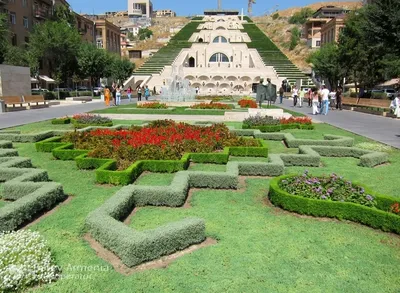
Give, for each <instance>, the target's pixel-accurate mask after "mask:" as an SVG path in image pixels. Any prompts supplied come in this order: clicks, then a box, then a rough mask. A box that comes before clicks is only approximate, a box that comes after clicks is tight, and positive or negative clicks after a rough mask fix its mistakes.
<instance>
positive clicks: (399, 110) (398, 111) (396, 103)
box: [393, 94, 400, 118]
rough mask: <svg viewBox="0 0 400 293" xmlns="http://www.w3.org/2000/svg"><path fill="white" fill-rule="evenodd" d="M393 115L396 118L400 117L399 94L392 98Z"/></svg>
mask: <svg viewBox="0 0 400 293" xmlns="http://www.w3.org/2000/svg"><path fill="white" fill-rule="evenodd" d="M393 101H394V103H393V105H394V107H395V108H394V115H396V118H400V94H398V95H397V97H396V98H394V100H393Z"/></svg>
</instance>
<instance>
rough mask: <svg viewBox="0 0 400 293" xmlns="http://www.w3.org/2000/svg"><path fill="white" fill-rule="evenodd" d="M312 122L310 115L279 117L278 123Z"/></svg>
mask: <svg viewBox="0 0 400 293" xmlns="http://www.w3.org/2000/svg"><path fill="white" fill-rule="evenodd" d="M295 123H297V124H312V119H311V118H310V117H290V118H282V119H280V124H295Z"/></svg>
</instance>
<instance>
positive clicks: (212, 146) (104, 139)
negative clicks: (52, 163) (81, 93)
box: [63, 121, 259, 170]
mask: <svg viewBox="0 0 400 293" xmlns="http://www.w3.org/2000/svg"><path fill="white" fill-rule="evenodd" d="M63 141H64V142H73V143H74V148H75V149H83V150H91V151H90V152H89V154H88V156H89V157H93V158H107V159H115V160H116V161H117V165H118V169H119V170H122V169H126V168H127V167H129V166H130V165H131V164H132V163H133V162H135V161H138V160H178V159H180V158H181V157H182V155H183V154H184V153H188V152H190V153H211V152H216V151H221V150H223V148H224V147H233V146H246V147H252V146H255V147H258V146H259V142H258V141H257V140H255V139H247V138H243V137H239V136H237V135H235V134H232V133H230V131H229V129H228V127H226V126H225V125H224V124H214V125H212V126H209V127H202V126H194V125H189V124H186V123H176V122H174V121H155V122H153V123H151V124H150V125H149V126H146V127H143V128H138V127H135V128H133V129H131V130H110V129H97V130H92V131H90V132H74V133H69V134H67V135H66V136H65V137H64V138H63Z"/></svg>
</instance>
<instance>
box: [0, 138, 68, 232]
mask: <svg viewBox="0 0 400 293" xmlns="http://www.w3.org/2000/svg"><path fill="white" fill-rule="evenodd" d="M10 146H11V147H12V144H11V142H4V141H1V142H0V147H10ZM17 155H18V154H17ZM0 181H4V182H5V183H4V184H3V196H2V197H3V198H5V199H7V200H14V201H13V202H11V203H9V204H7V205H6V206H4V207H2V208H0V231H12V230H15V229H18V227H19V226H20V225H22V224H23V223H25V222H28V221H30V220H32V218H33V217H34V216H35V215H37V214H38V213H41V212H46V211H48V210H50V209H52V208H53V207H54V206H55V205H57V204H58V203H59V202H61V201H64V200H65V199H66V198H67V196H66V195H65V194H64V191H63V188H62V186H61V184H58V183H54V182H48V175H47V172H46V171H44V170H41V169H34V168H32V163H31V161H30V159H28V158H21V157H16V156H4V153H3V154H2V153H0Z"/></svg>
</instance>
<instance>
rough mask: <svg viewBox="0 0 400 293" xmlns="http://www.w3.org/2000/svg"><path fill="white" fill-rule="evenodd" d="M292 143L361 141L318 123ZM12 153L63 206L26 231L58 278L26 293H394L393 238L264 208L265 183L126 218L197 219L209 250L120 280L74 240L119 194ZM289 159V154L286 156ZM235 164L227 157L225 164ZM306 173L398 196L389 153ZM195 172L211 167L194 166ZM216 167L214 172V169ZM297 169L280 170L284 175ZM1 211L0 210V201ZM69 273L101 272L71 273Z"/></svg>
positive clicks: (398, 162)
mask: <svg viewBox="0 0 400 293" xmlns="http://www.w3.org/2000/svg"><path fill="white" fill-rule="evenodd" d="M290 132H292V133H293V134H294V136H295V137H298V138H316V139H320V138H322V137H323V134H337V135H347V136H352V137H354V138H355V139H356V143H359V142H366V141H370V140H368V139H366V138H363V137H361V136H355V135H353V134H351V133H349V132H346V131H344V130H340V129H337V128H334V127H332V126H329V125H326V124H318V125H316V130H314V131H308V130H291V131H290ZM15 145H16V147H17V149H18V151H19V153H20V155H21V156H26V157H30V158H32V162H33V164H34V165H35V166H36V167H38V168H43V169H46V170H47V171H48V173H49V176H50V179H51V180H53V181H56V182H60V183H62V184H63V186H64V190H65V191H66V193H68V194H71V195H72V196H73V199H72V201H70V202H69V203H68V204H66V205H63V206H61V207H60V208H59V209H58V210H57V211H56V212H55V213H53V214H51V215H49V216H48V217H46V218H44V219H42V220H41V221H40V222H39V223H37V224H35V225H33V226H32V228H31V229H33V230H36V231H39V232H40V233H41V234H42V235H43V236H44V237H45V238H46V240H47V241H48V244H49V246H50V247H51V249H52V252H53V253H54V256H55V259H56V262H57V264H58V265H60V266H61V268H62V269H63V273H64V275H65V278H63V279H61V280H59V281H57V282H55V283H54V284H50V285H46V286H44V287H41V288H35V289H32V290H31V291H33V292H59V293H64V292H83V293H85V292H88V293H89V292H96V293H97V292H117V293H124V292H127V293H128V292H157V293H158V292H235V293H236V292H296V293H297V292H371V293H376V292H397V291H398V288H399V287H398V284H399V282H400V274H399V272H400V271H399V262H400V250H399V247H400V238H399V237H398V236H397V235H393V234H389V233H383V232H381V231H378V230H374V229H371V228H369V227H366V226H363V225H359V224H354V223H351V222H340V221H331V220H320V219H314V218H304V217H298V216H296V215H293V214H289V213H286V212H282V211H281V210H279V209H276V208H272V207H270V206H267V205H265V203H264V199H265V197H266V195H267V192H268V185H269V180H268V179H248V180H247V188H246V189H245V190H242V189H241V190H239V191H233V190H200V191H196V192H195V193H194V195H193V197H192V199H191V205H192V208H190V209H179V208H176V209H169V208H160V207H146V208H142V209H139V210H138V212H137V214H136V215H135V216H134V218H133V219H132V220H133V221H132V224H131V225H132V227H135V228H137V229H140V230H142V229H148V228H154V227H157V226H158V225H161V224H165V223H169V222H172V221H175V220H180V219H182V218H185V217H187V216H198V217H201V218H204V219H205V221H206V233H207V236H209V237H213V238H215V239H217V240H218V244H216V245H214V246H210V247H207V248H202V249H200V250H197V251H195V252H193V253H191V254H188V255H185V256H183V257H181V258H179V259H178V260H176V261H174V262H173V263H172V264H171V265H170V266H168V267H167V268H164V269H153V270H149V271H143V272H137V273H134V274H132V275H130V276H124V275H121V274H119V273H117V272H115V271H114V270H113V269H112V268H110V266H109V264H108V263H107V262H106V261H104V260H102V259H101V258H99V257H98V256H97V255H96V252H95V251H93V250H92V249H91V247H90V246H89V245H88V244H87V243H86V242H85V241H84V240H83V237H82V236H83V235H84V234H85V233H86V231H85V228H84V220H85V218H86V217H87V215H88V214H89V213H90V212H91V211H93V210H95V209H96V208H98V207H99V206H101V205H102V203H104V201H105V200H107V199H108V198H110V197H111V196H112V195H113V194H114V193H115V192H116V191H117V190H118V189H119V188H120V187H110V186H100V185H97V184H95V173H94V172H93V171H81V170H78V169H77V167H76V164H75V162H73V161H56V160H54V159H53V158H52V155H51V154H49V153H37V152H36V151H35V148H34V144H15ZM268 145H269V151H270V152H271V153H279V152H284V151H289V150H286V149H285V148H284V147H283V145H282V144H281V143H280V142H268ZM290 151H297V150H296V149H295V150H290ZM232 159H235V158H232ZM322 160H323V163H324V166H323V167H321V168H308V169H309V170H310V172H312V173H313V174H316V175H319V174H323V173H325V174H329V173H331V172H335V173H337V174H340V175H342V176H345V178H348V179H349V180H357V181H360V182H362V183H365V184H366V185H368V186H370V187H371V188H373V189H374V190H376V191H378V192H381V193H386V194H388V195H392V196H398V197H400V194H399V193H398V186H399V182H400V180H399V176H398V170H400V151H398V150H395V151H393V152H391V153H390V162H391V163H390V165H385V166H380V167H378V168H372V169H369V168H362V167H358V166H357V163H358V160H356V159H343V158H340V159H335V158H323V159H322ZM193 167H194V168H195V169H196V170H198V171H200V170H210V169H212V170H217V166H215V165H203V164H195V165H193V166H191V169H192V170H193ZM224 167H225V166H223V165H218V168H219V170H220V171H223V168H224ZM304 169H305V168H296V167H291V168H288V173H293V172H301V171H303V170H304ZM172 176H173V174H146V175H144V176H141V178H140V179H139V180H138V182H137V184H146V185H166V184H168V183H169V182H170V180H171V179H172ZM0 204H1V202H0ZM72 266H84V267H85V268H89V269H90V268H96V266H102V267H103V268H104V267H107V268H109V270H107V271H99V270H98V269H97V270H96V269H95V270H91V271H90V270H84V271H82V270H77V269H75V270H74V269H72Z"/></svg>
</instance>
